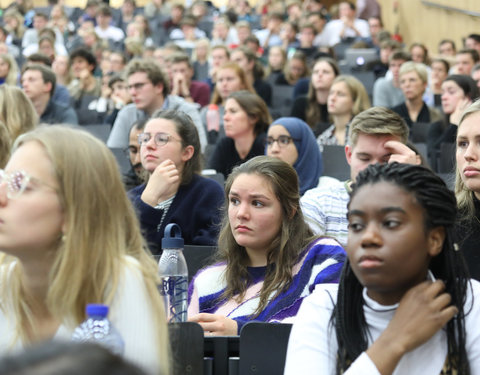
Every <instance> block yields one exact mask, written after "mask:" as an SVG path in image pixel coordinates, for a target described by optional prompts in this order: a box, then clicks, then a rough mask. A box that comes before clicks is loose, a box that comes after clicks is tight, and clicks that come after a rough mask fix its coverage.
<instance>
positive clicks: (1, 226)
mask: <svg viewBox="0 0 480 375" xmlns="http://www.w3.org/2000/svg"><path fill="white" fill-rule="evenodd" d="M5 173H6V175H7V176H8V177H7V181H5V180H4V178H3V177H2V182H1V184H0V249H2V251H4V252H6V253H8V254H10V255H14V256H17V257H19V258H20V259H22V258H23V257H28V258H29V259H30V260H33V259H34V257H37V256H38V257H43V256H45V251H47V250H53V249H54V248H55V246H56V244H57V243H58V242H59V241H60V238H61V236H62V231H63V225H64V215H63V209H62V206H61V204H60V199H59V197H58V193H57V189H58V181H57V179H56V177H55V174H54V168H53V165H52V163H51V161H50V159H49V158H48V156H47V154H46V152H45V149H44V148H43V146H41V145H40V144H39V143H37V142H27V143H25V144H23V145H22V146H20V148H18V149H17V150H16V151H15V152H14V153H13V155H12V157H11V158H10V161H9V162H8V164H7V166H6V167H5ZM22 174H23V177H22ZM27 175H28V176H30V181H28V183H27V184H26V187H25V190H24V191H23V193H21V194H20V195H18V196H16V197H11V199H9V198H8V196H7V191H8V190H9V189H10V187H19V186H21V183H22V181H24V180H25V178H27V179H28V177H25V176H27ZM10 177H13V179H11V180H8V179H9V178H10ZM7 185H8V187H7Z"/></svg>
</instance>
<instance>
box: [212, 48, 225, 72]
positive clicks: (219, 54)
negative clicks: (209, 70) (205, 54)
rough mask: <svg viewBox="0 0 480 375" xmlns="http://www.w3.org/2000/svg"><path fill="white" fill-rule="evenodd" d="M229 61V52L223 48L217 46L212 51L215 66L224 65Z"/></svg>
mask: <svg viewBox="0 0 480 375" xmlns="http://www.w3.org/2000/svg"><path fill="white" fill-rule="evenodd" d="M227 61H228V55H227V52H226V51H225V50H224V49H223V48H216V49H214V50H213V51H212V65H213V67H214V68H218V67H219V66H222V65H223V64H225V63H226V62H227Z"/></svg>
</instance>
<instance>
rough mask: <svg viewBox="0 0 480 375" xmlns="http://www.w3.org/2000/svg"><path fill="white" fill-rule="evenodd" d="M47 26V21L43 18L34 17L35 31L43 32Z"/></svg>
mask: <svg viewBox="0 0 480 375" xmlns="http://www.w3.org/2000/svg"><path fill="white" fill-rule="evenodd" d="M45 26H47V20H46V19H45V18H43V17H40V16H34V17H33V28H34V29H35V30H41V29H43V28H44V27H45Z"/></svg>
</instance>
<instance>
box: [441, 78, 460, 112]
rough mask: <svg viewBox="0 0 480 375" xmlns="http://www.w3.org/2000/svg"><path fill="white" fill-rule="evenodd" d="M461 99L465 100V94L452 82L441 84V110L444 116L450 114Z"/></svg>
mask: <svg viewBox="0 0 480 375" xmlns="http://www.w3.org/2000/svg"><path fill="white" fill-rule="evenodd" d="M463 99H465V93H464V92H463V90H462V89H461V88H460V86H458V85H457V84H456V83H455V82H454V81H444V82H443V83H442V109H443V112H444V113H445V114H447V115H449V114H452V113H453V112H454V111H455V108H457V104H458V103H459V102H460V101H461V100H463Z"/></svg>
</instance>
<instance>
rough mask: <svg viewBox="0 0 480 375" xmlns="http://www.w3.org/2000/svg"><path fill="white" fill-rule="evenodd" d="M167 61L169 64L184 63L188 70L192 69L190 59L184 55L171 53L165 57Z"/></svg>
mask: <svg viewBox="0 0 480 375" xmlns="http://www.w3.org/2000/svg"><path fill="white" fill-rule="evenodd" d="M167 61H169V62H170V64H178V63H186V64H187V65H188V67H189V68H192V63H191V62H190V57H189V56H188V55H187V54H185V53H173V54H172V55H170V56H168V57H167Z"/></svg>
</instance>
